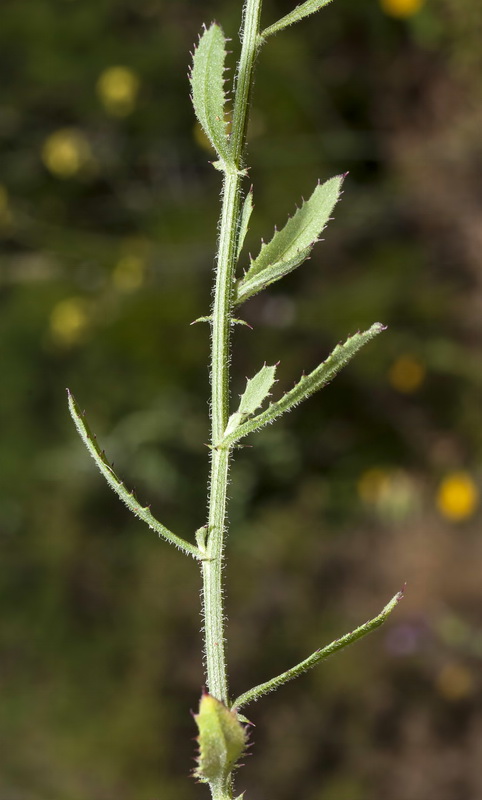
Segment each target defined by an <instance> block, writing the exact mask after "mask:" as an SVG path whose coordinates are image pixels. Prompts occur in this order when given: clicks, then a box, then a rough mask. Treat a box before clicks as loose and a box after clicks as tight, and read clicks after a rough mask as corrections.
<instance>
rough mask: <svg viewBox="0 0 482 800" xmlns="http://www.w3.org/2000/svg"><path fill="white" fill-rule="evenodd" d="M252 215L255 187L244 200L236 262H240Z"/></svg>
mask: <svg viewBox="0 0 482 800" xmlns="http://www.w3.org/2000/svg"><path fill="white" fill-rule="evenodd" d="M252 213H253V187H251V189H250V190H249V192H248V193H247V195H246V197H245V198H244V203H243V208H242V210H241V216H240V220H239V230H238V246H237V251H236V260H238V259H239V256H240V255H241V250H242V249H243V245H244V240H245V239H246V234H247V232H248V228H249V220H250V219H251V214H252Z"/></svg>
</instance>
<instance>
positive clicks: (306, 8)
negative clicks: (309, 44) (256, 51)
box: [260, 0, 331, 41]
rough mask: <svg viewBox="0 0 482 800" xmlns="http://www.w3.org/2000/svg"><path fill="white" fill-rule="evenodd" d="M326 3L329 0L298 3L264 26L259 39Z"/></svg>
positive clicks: (307, 0) (313, 12) (309, 0)
mask: <svg viewBox="0 0 482 800" xmlns="http://www.w3.org/2000/svg"><path fill="white" fill-rule="evenodd" d="M328 3H331V0H306V2H305V3H300V5H298V6H296V8H294V9H293V11H290V13H289V14H286V16H284V17H282V18H281V19H279V20H278V22H275V23H274V25H270V26H269V28H265V30H264V31H262V33H261V35H260V38H261V40H262V41H263V40H265V39H267V38H268V36H271V35H272V34H273V33H279V31H282V30H283V29H284V28H287V27H288V25H293V23H295V22H299V21H300V20H302V19H304V18H305V17H308V16H309V15H310V14H315V13H316V12H317V11H319V10H320V8H323V6H327V5H328Z"/></svg>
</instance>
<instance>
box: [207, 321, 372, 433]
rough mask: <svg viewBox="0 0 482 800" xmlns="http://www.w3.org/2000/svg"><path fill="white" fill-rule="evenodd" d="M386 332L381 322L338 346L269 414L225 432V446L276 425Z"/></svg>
mask: <svg viewBox="0 0 482 800" xmlns="http://www.w3.org/2000/svg"><path fill="white" fill-rule="evenodd" d="M383 330H385V326H384V325H382V324H381V323H380V322H375V324H374V325H372V326H371V328H369V329H368V330H367V331H364V332H363V333H355V334H354V336H350V337H349V338H348V339H347V340H346V342H344V344H339V345H337V346H336V347H335V349H334V350H333V352H332V353H331V354H330V355H329V356H328V358H327V359H326V360H325V361H323V362H322V363H321V364H320V365H319V366H318V367H316V369H314V370H313V372H310V374H309V375H304V376H303V377H302V378H301V379H300V380H299V381H298V383H297V384H296V385H295V386H294V387H293V388H292V389H291V390H290V391H289V392H286V394H285V395H283V397H281V398H280V399H279V400H277V401H276V402H274V403H270V405H269V406H268V408H267V409H266V411H262V412H261V413H260V414H257V415H256V416H255V417H251V418H250V419H248V420H247V421H246V422H244V423H242V424H240V425H237V426H236V428H234V429H231V430H229V431H226V435H225V437H224V439H223V442H222V444H223V445H225V446H228V445H233V444H235V443H236V442H238V441H239V440H240V439H242V437H243V436H247V434H248V433H252V432H253V431H256V430H259V429H260V428H264V426H265V425H268V424H269V423H270V422H273V421H274V420H275V419H277V418H278V417H279V416H281V414H285V413H286V412H287V411H291V409H292V408H294V406H296V405H298V403H301V401H302V400H305V399H306V398H307V397H309V396H310V395H312V394H314V392H317V391H318V390H319V389H322V388H323V386H326V384H327V383H329V382H330V381H331V380H332V378H334V377H335V375H336V374H337V372H339V371H340V370H341V369H342V368H343V367H344V366H346V364H348V362H349V361H351V359H352V358H353V356H355V355H356V353H358V351H359V350H360V349H361V348H362V347H363V346H364V345H365V344H367V342H369V341H370V340H371V339H373V338H374V337H375V336H377V335H378V334H379V333H381V331H383Z"/></svg>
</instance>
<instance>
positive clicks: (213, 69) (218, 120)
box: [190, 22, 229, 161]
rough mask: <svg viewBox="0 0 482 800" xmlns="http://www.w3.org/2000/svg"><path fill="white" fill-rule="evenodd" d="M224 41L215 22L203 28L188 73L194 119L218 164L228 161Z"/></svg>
mask: <svg viewBox="0 0 482 800" xmlns="http://www.w3.org/2000/svg"><path fill="white" fill-rule="evenodd" d="M225 44H226V39H225V37H224V34H223V31H222V29H221V28H220V27H219V25H216V23H215V22H213V23H212V25H211V27H209V28H205V29H204V32H203V34H202V35H201V38H200V40H199V44H198V46H197V47H196V49H195V51H194V57H193V65H192V70H191V75H190V79H191V88H192V102H193V106H194V111H195V112H196V116H197V118H198V120H199V122H200V124H201V126H202V128H203V130H204V132H205V134H206V136H207V137H208V139H209V141H210V142H211V144H212V146H213V147H214V149H215V150H216V152H217V154H218V156H219V158H220V159H221V161H227V160H228V158H229V139H228V135H227V128H226V122H225V117H224V113H225V96H224V62H225V59H226V48H225Z"/></svg>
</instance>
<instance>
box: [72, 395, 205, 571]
mask: <svg viewBox="0 0 482 800" xmlns="http://www.w3.org/2000/svg"><path fill="white" fill-rule="evenodd" d="M67 395H68V401H69V411H70V414H71V416H72V419H73V420H74V423H75V427H76V428H77V431H78V433H79V435H80V438H81V439H82V441H83V442H84V444H85V446H86V448H87V450H88V451H89V453H90V455H91V456H92V458H93V459H94V461H95V463H96V465H97V467H98V469H99V470H100V472H101V473H102V475H103V476H104V478H105V479H106V481H107V483H108V484H109V486H110V487H111V489H113V490H114V492H115V493H116V495H117V496H118V497H119V498H120V499H121V500H122V502H123V503H125V504H126V506H127V508H128V509H129V510H130V511H132V513H133V514H134V515H135V516H136V517H139V519H141V520H142V521H143V522H145V523H146V525H148V526H149V528H151V529H152V530H154V531H155V532H156V533H157V534H158V536H162V537H163V538H164V539H166V540H167V541H168V542H171V544H174V545H175V546H176V547H179V549H180V550H183V551H184V552H185V553H187V554H188V555H190V556H194V558H197V559H202V558H203V553H202V552H201V551H200V550H199V549H198V548H197V547H194V545H192V544H191V543H190V542H186V541H185V540H184V539H181V538H180V537H179V536H176V534H175V533H172V531H170V530H169V529H168V528H166V527H165V525H163V524H162V523H161V522H159V520H157V519H156V518H155V517H154V516H153V515H152V514H151V511H150V509H149V506H141V504H140V503H139V502H138V501H137V499H136V498H135V496H134V493H133V492H129V490H128V489H126V487H125V486H124V484H123V483H122V481H121V480H120V479H119V478H118V477H117V475H116V473H115V472H114V470H113V469H112V467H111V465H110V464H109V462H108V460H107V457H106V455H105V453H104V451H103V450H101V448H100V447H99V445H98V443H97V439H96V436H95V434H93V433H92V431H91V430H90V428H89V426H88V424H87V420H86V419H85V414H83V413H82V412H81V410H80V408H79V406H78V405H77V403H76V401H75V398H74V396H73V395H72V394H71V392H70V391H69V390H68V389H67Z"/></svg>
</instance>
